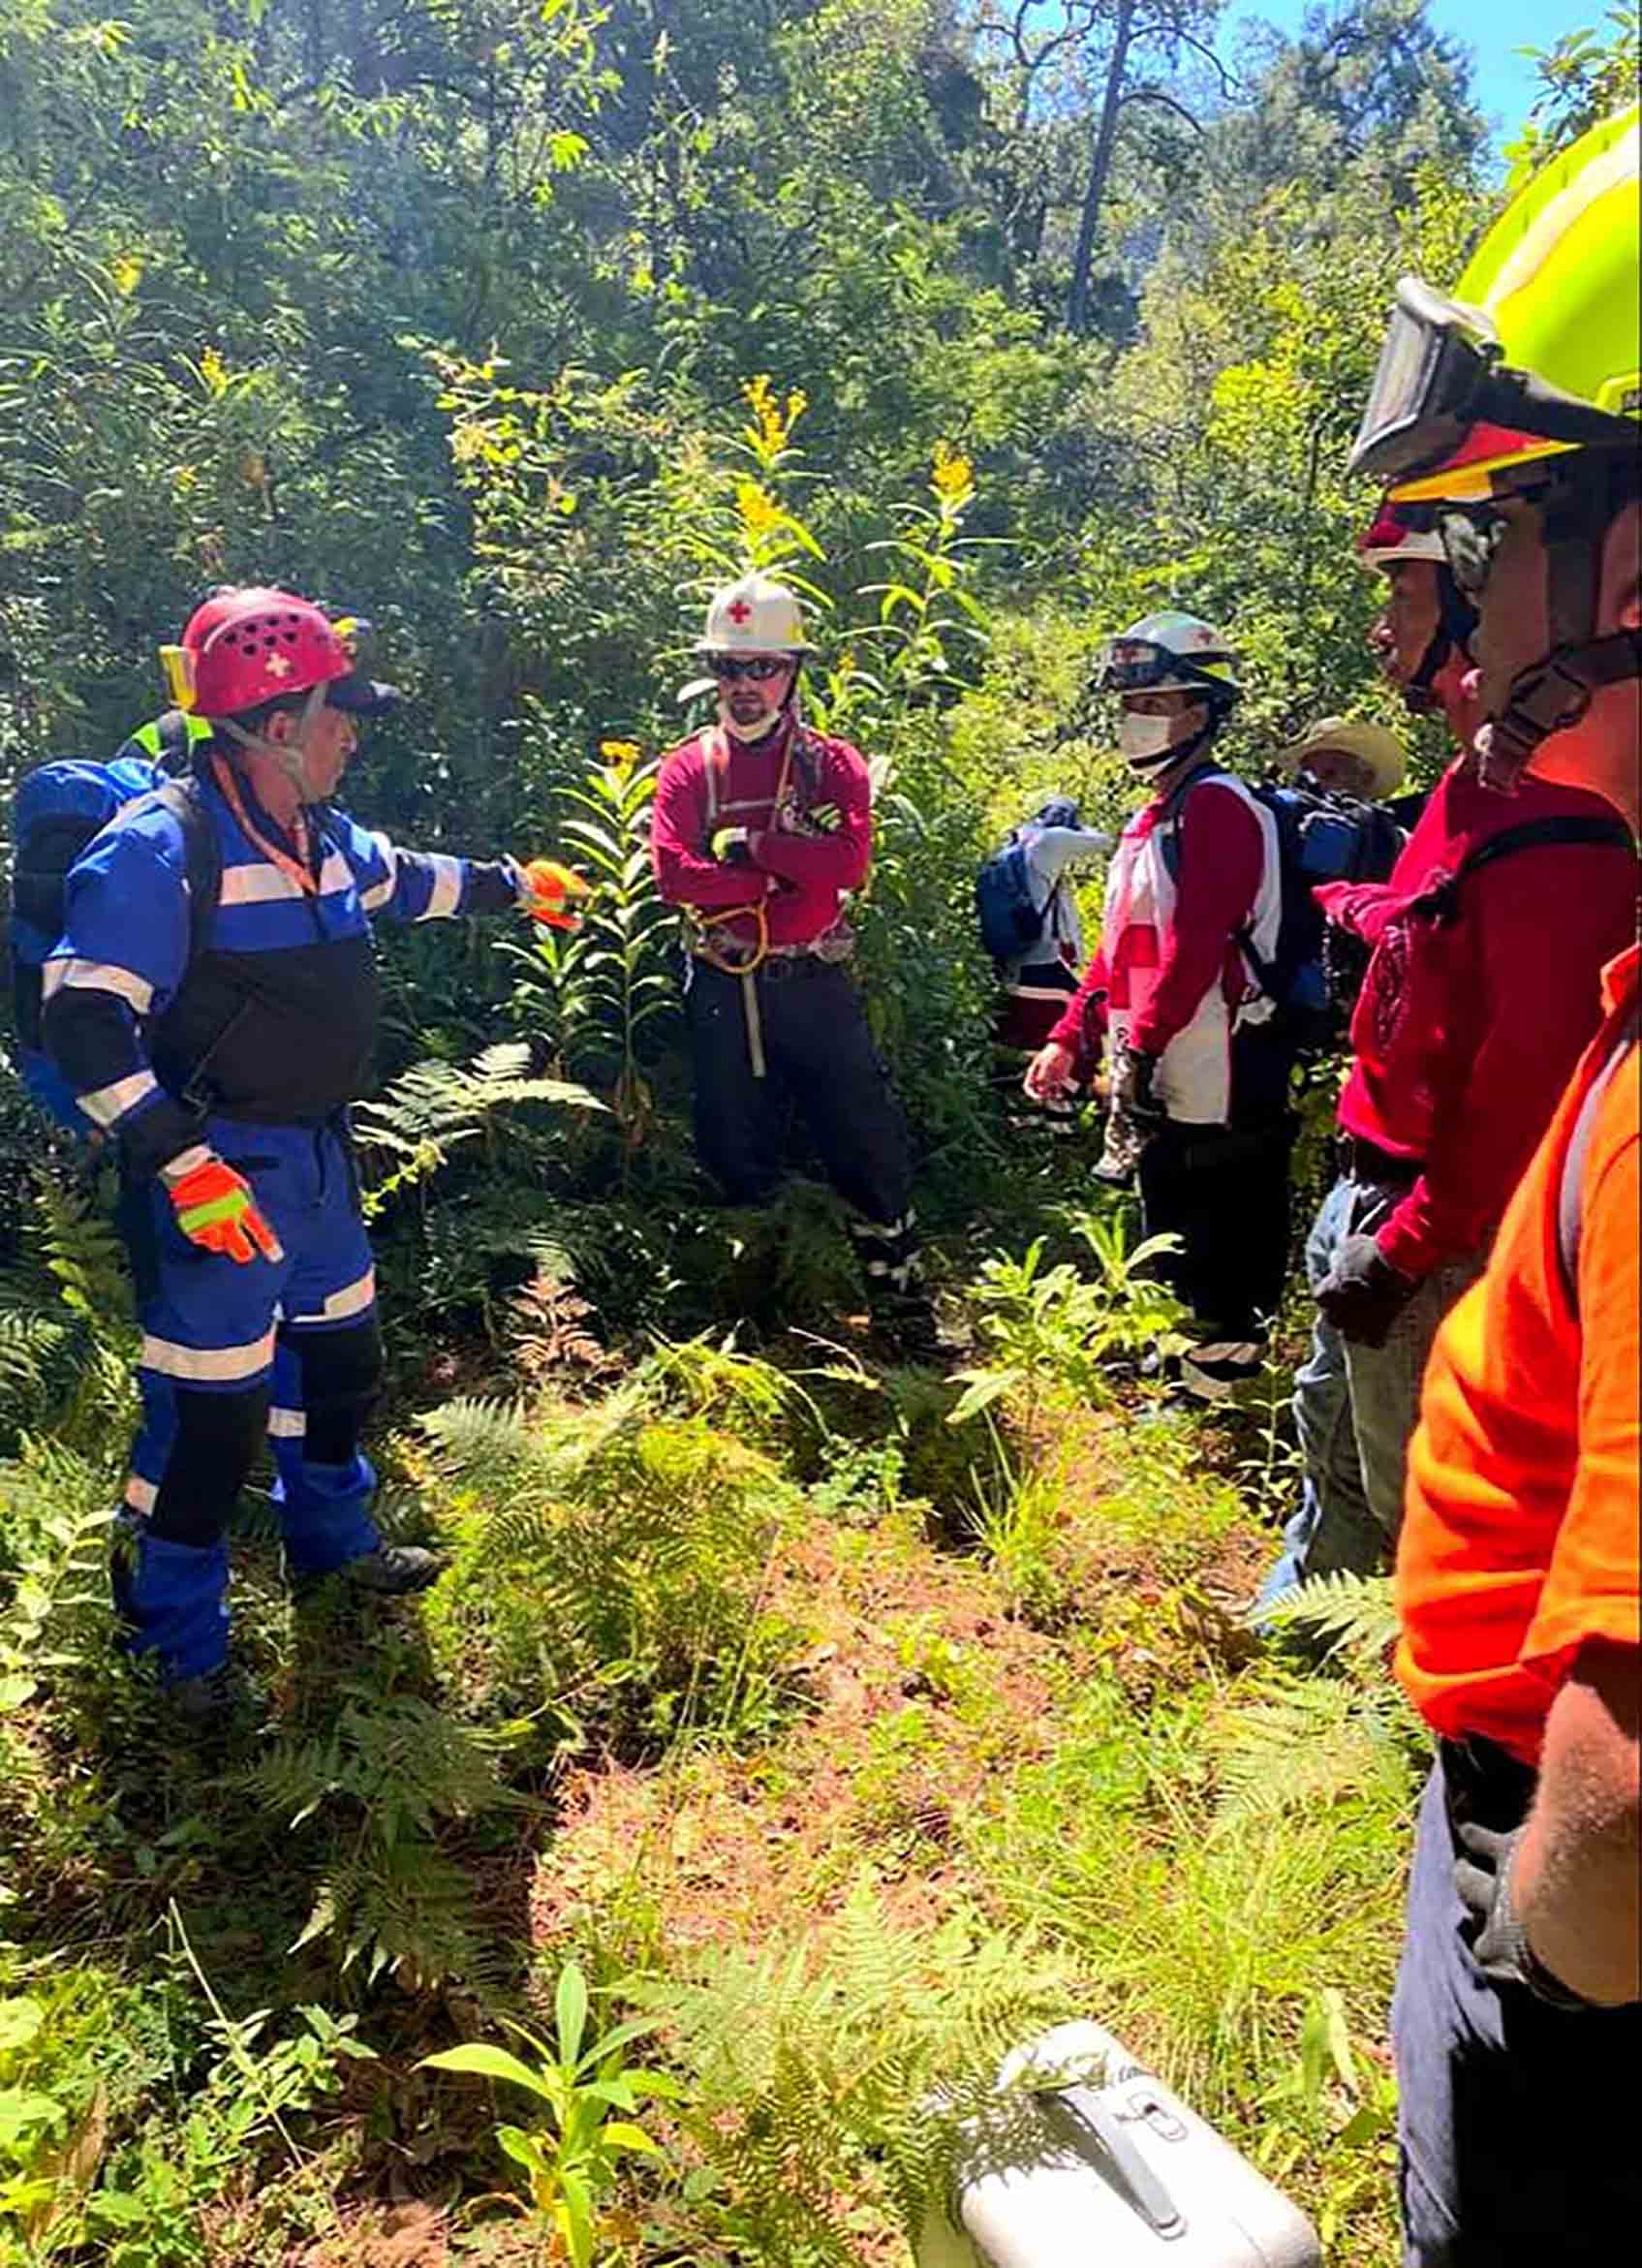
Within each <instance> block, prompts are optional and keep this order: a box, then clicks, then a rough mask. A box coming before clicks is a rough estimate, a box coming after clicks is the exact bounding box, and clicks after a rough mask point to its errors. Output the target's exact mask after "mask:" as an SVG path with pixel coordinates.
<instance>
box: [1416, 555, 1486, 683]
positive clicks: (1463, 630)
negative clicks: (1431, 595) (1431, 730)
mask: <svg viewBox="0 0 1642 2268" xmlns="http://www.w3.org/2000/svg"><path fill="white" fill-rule="evenodd" d="M1476 622H1477V614H1476V608H1475V607H1474V606H1472V603H1471V601H1470V600H1469V599H1468V598H1466V597H1464V596H1463V594H1462V593H1461V590H1460V586H1459V584H1458V583H1457V582H1456V581H1455V580H1454V577H1453V574H1452V572H1451V571H1450V570H1449V569H1448V568H1446V567H1439V568H1438V570H1437V628H1436V629H1435V630H1434V631H1433V632H1432V634H1431V639H1430V643H1429V644H1428V645H1427V646H1426V649H1425V652H1424V653H1423V654H1422V655H1421V656H1420V663H1419V668H1417V669H1416V670H1415V671H1414V673H1413V675H1412V676H1411V677H1410V679H1409V682H1408V684H1407V685H1405V686H1404V688H1403V700H1404V703H1405V704H1406V706H1407V707H1409V708H1410V709H1412V710H1413V712H1414V714H1415V716H1416V717H1425V716H1429V715H1430V714H1431V712H1432V711H1433V710H1434V709H1436V708H1440V707H1441V700H1440V699H1439V697H1438V694H1437V690H1436V685H1437V678H1438V675H1439V673H1440V672H1441V669H1442V668H1443V667H1444V666H1445V665H1446V663H1447V661H1448V659H1449V657H1450V655H1452V654H1455V653H1459V654H1463V655H1464V657H1465V659H1466V660H1467V661H1468V662H1470V661H1474V659H1475V656H1474V655H1473V654H1472V650H1471V641H1472V637H1473V635H1474V633H1475V630H1476Z"/></svg>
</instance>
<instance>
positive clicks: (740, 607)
mask: <svg viewBox="0 0 1642 2268" xmlns="http://www.w3.org/2000/svg"><path fill="white" fill-rule="evenodd" d="M752 611H753V609H752V607H751V606H748V604H747V602H746V600H745V599H737V600H736V601H735V604H734V605H733V606H730V607H729V608H728V613H729V619H730V620H731V622H735V623H742V622H745V621H746V619H747V617H748V615H749V614H751V613H752Z"/></svg>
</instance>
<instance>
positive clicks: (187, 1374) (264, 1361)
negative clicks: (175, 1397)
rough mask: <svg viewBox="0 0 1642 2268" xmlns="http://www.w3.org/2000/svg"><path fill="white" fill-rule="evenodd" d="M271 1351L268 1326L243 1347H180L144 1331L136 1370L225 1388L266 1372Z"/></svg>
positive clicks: (272, 1347)
mask: <svg viewBox="0 0 1642 2268" xmlns="http://www.w3.org/2000/svg"><path fill="white" fill-rule="evenodd" d="M273 1351H274V1334H273V1325H272V1324H271V1323H270V1324H269V1325H268V1328H267V1329H266V1330H265V1331H264V1332H263V1335H262V1337H261V1338H260V1339H251V1340H248V1341H247V1342H246V1344H245V1345H244V1346H243V1347H180V1346H178V1344H177V1342H176V1341H175V1340H174V1339H155V1338H151V1337H150V1336H149V1335H148V1334H147V1333H146V1332H144V1334H143V1338H142V1345H141V1347H140V1348H139V1350H138V1356H137V1360H138V1366H139V1369H142V1370H157V1371H158V1372H159V1374H160V1376H161V1377H162V1378H181V1379H190V1380H193V1381H195V1382H197V1383H204V1384H215V1385H226V1384H238V1383H240V1381H241V1380H244V1379H253V1378H255V1377H257V1375H258V1373H259V1372H261V1371H264V1370H266V1369H267V1368H268V1365H269V1364H270V1363H271V1362H272V1361H273Z"/></svg>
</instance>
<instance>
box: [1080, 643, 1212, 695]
mask: <svg viewBox="0 0 1642 2268" xmlns="http://www.w3.org/2000/svg"><path fill="white" fill-rule="evenodd" d="M1228 658H1229V657H1228ZM1198 685H1201V686H1204V687H1206V688H1208V689H1210V690H1214V691H1219V692H1222V693H1224V691H1225V690H1226V687H1225V684H1224V679H1222V678H1219V677H1217V676H1215V674H1214V672H1213V671H1212V670H1209V669H1203V668H1198V667H1197V666H1196V664H1195V663H1193V662H1189V661H1186V660H1185V659H1184V658H1183V657H1182V656H1181V655H1179V654H1171V653H1170V651H1169V649H1168V647H1167V646H1160V645H1154V644H1153V643H1152V641H1151V639H1150V638H1144V637H1114V638H1113V639H1112V640H1111V641H1110V643H1109V644H1108V645H1107V647H1106V650H1105V652H1104V653H1103V654H1102V655H1101V657H1100V670H1099V673H1098V675H1097V677H1096V680H1095V686H1096V691H1097V692H1099V693H1117V694H1124V693H1157V692H1160V691H1161V692H1171V693H1179V692H1183V691H1186V690H1188V689H1190V688H1191V687H1194V686H1198Z"/></svg>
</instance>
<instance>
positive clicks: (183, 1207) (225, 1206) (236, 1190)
mask: <svg viewBox="0 0 1642 2268" xmlns="http://www.w3.org/2000/svg"><path fill="white" fill-rule="evenodd" d="M167 1195H168V1196H170V1200H171V1205H172V1208H173V1210H174V1211H175V1214H176V1225H177V1227H179V1228H180V1229H181V1230H182V1233H183V1234H184V1236H186V1237H187V1238H188V1240H189V1242H190V1243H191V1244H198V1245H201V1246H202V1247H203V1248H204V1250H205V1251H206V1252H216V1253H226V1254H227V1255H228V1257H229V1258H230V1259H231V1260H237V1261H239V1263H240V1264H241V1266H243V1265H244V1263H245V1262H246V1261H248V1260H254V1259H255V1258H256V1257H257V1254H258V1253H259V1252H260V1253H261V1254H262V1256H263V1259H265V1260H282V1259H284V1258H285V1247H284V1246H283V1245H282V1244H281V1243H280V1241H279V1238H278V1237H277V1236H276V1235H275V1234H274V1232H273V1230H272V1229H271V1228H270V1227H269V1226H268V1224H267V1222H266V1221H265V1220H264V1219H263V1215H262V1214H261V1213H260V1212H259V1211H258V1209H257V1200H256V1198H255V1197H254V1196H252V1194H251V1184H250V1183H249V1182H248V1181H246V1180H245V1179H244V1178H243V1176H242V1175H240V1174H237V1173H235V1171H234V1170H233V1167H232V1165H225V1164H224V1163H223V1161H222V1159H221V1158H207V1159H206V1160H205V1162H204V1164H203V1165H195V1166H192V1167H191V1168H190V1169H189V1171H188V1172H186V1173H185V1174H183V1175H182V1176H181V1178H180V1179H179V1180H176V1181H173V1182H171V1183H170V1185H169V1186H168V1190H167ZM253 1247H254V1248H255V1249H253Z"/></svg>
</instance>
